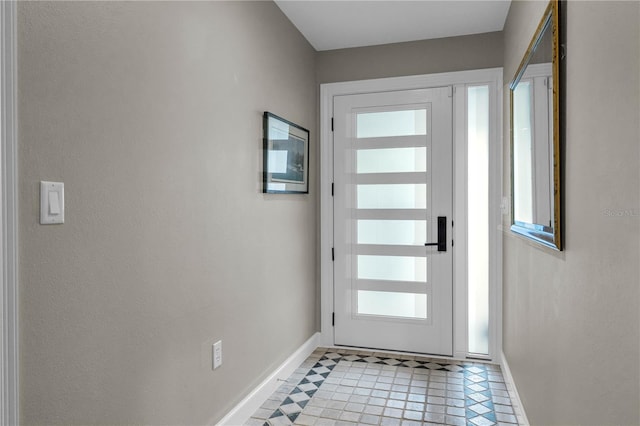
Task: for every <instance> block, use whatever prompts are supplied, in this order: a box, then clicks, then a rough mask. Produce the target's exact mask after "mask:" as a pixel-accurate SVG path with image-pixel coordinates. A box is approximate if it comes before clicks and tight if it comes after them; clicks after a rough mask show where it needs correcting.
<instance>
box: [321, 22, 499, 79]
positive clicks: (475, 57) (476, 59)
mask: <svg viewBox="0 0 640 426" xmlns="http://www.w3.org/2000/svg"><path fill="white" fill-rule="evenodd" d="M501 66H502V32H493V33H485V34H476V35H471V36H463V37H450V38H441V39H434V40H423V41H413V42H407V43H395V44H386V45H382V46H370V47H355V48H350V49H338V50H327V51H323V52H318V59H317V69H318V71H317V76H318V83H333V82H338V81H352V80H366V79H371V78H384V77H400V76H407V75H419V74H434V73H440V72H450V71H464V70H472V69H481V68H493V67H501Z"/></svg>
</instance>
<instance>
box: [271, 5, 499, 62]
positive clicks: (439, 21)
mask: <svg viewBox="0 0 640 426" xmlns="http://www.w3.org/2000/svg"><path fill="white" fill-rule="evenodd" d="M275 2H276V4H277V5H278V6H279V7H280V9H281V10H282V11H283V12H284V14H285V15H287V17H288V18H289V19H290V20H291V22H293V24H294V25H295V26H296V27H297V28H298V30H300V32H301V33H302V34H303V35H304V36H305V37H306V38H307V40H309V43H311V45H312V46H313V47H314V48H315V49H316V50H331V49H342V48H346V47H360V46H373V45H378V44H388V43H397V42H403V41H413V40H425V39H432V38H442V37H453V36H460V35H468V34H479V33H486V32H491V31H502V29H503V27H504V21H505V20H506V18H507V12H508V11H509V5H510V4H511V0H412V1H407V0H374V1H371V0H328V1H327V0H275Z"/></svg>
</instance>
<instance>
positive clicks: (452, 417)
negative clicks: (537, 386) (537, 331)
mask: <svg viewBox="0 0 640 426" xmlns="http://www.w3.org/2000/svg"><path fill="white" fill-rule="evenodd" d="M247 424H248V425H250V426H258V425H259V426H269V425H383V426H392V425H401V426H414V425H465V426H466V425H469V426H484V425H496V424H497V425H514V424H518V420H517V418H516V415H515V413H514V410H513V407H512V404H511V400H510V398H509V394H508V392H507V389H506V387H505V383H504V379H503V377H502V373H501V372H500V367H499V366H497V365H492V364H484V363H477V362H467V361H448V360H442V359H432V358H425V357H421V356H400V355H392V354H384V353H379V352H375V353H374V352H367V351H355V350H346V349H345V350H343V349H336V348H331V349H327V348H318V349H317V350H316V351H315V352H314V353H313V354H312V355H311V356H309V358H308V359H307V360H306V361H305V362H304V363H303V364H302V365H301V366H300V368H298V369H297V370H296V371H295V373H294V374H293V375H292V376H291V377H290V378H289V379H288V380H287V381H286V382H283V384H282V385H281V386H280V387H279V388H278V390H277V391H276V392H275V393H274V394H273V395H272V396H271V397H270V398H269V399H268V400H267V401H266V402H265V403H264V404H263V405H262V407H261V408H260V409H258V410H257V411H256V412H255V413H254V414H253V416H252V417H251V418H250V419H249V421H248V422H247Z"/></svg>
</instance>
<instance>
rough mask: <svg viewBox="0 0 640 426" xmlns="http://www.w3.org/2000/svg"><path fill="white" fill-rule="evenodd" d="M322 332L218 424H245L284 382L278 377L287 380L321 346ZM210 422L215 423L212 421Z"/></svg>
mask: <svg viewBox="0 0 640 426" xmlns="http://www.w3.org/2000/svg"><path fill="white" fill-rule="evenodd" d="M319 342H320V333H316V334H314V335H313V336H311V337H310V338H309V340H307V341H306V342H304V344H303V345H302V346H300V348H298V350H296V351H295V352H294V353H293V354H292V355H291V356H290V357H289V358H287V359H286V360H285V361H284V362H283V363H282V364H281V365H280V366H279V367H278V368H276V369H275V371H274V372H273V373H271V374H270V375H269V377H267V378H266V379H265V380H264V381H263V382H262V383H260V384H259V385H258V387H256V388H255V389H254V390H253V391H252V392H251V393H250V394H249V395H247V396H246V397H245V398H244V399H243V400H242V401H240V402H239V403H238V405H236V406H235V407H234V408H233V409H232V410H231V411H229V412H228V413H227V415H226V416H224V417H223V418H222V420H220V421H219V422H218V423H217V424H218V425H220V426H224V425H243V424H245V423H246V422H247V420H249V418H250V417H251V416H252V415H253V413H255V412H256V410H257V409H258V408H260V406H261V405H262V404H263V403H264V402H265V401H266V400H267V398H269V396H271V394H272V393H273V392H275V390H276V389H278V387H279V386H280V385H281V384H282V383H281V382H280V381H278V379H281V380H286V379H288V378H289V376H290V375H291V374H293V372H294V371H295V370H296V369H297V368H298V367H299V366H300V364H302V363H303V362H304V360H306V359H307V358H308V357H309V355H311V354H312V353H313V351H314V350H316V348H317V347H318V346H319ZM209 424H213V422H210V423H209Z"/></svg>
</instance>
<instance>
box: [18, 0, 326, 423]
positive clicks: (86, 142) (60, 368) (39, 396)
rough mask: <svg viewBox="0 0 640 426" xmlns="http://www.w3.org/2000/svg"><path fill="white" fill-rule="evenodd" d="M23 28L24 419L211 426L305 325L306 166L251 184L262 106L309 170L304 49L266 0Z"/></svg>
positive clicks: (54, 15) (75, 15) (67, 6)
mask: <svg viewBox="0 0 640 426" xmlns="http://www.w3.org/2000/svg"><path fill="white" fill-rule="evenodd" d="M18 18H19V22H18V25H19V34H18V49H19V50H18V58H19V120H20V128H19V131H20V139H19V145H20V150H19V167H20V175H19V178H20V182H19V189H20V201H19V203H20V204H19V209H20V314H21V316H20V325H21V329H20V332H21V347H20V351H21V377H20V378H21V404H22V422H23V423H24V424H92V423H103V424H125V423H127V424H203V423H205V422H207V421H210V420H217V419H219V418H220V417H222V415H224V414H225V413H226V412H227V410H229V409H230V408H231V407H232V406H233V405H235V404H236V403H237V402H239V400H240V399H241V398H242V397H243V396H244V395H245V394H246V393H247V392H248V391H249V390H251V389H252V388H253V387H254V386H255V385H257V384H258V383H259V382H260V381H261V380H263V379H264V377H265V373H266V372H268V371H270V370H271V369H273V368H274V367H275V366H276V365H278V364H280V363H281V362H282V361H283V360H284V359H285V358H286V357H287V356H288V355H290V354H291V353H292V351H293V350H294V349H296V348H298V347H299V346H300V345H301V344H302V343H303V342H304V341H305V340H306V339H308V338H309V337H310V336H311V335H312V334H313V333H314V331H315V329H316V257H317V256H316V242H315V241H316V228H315V224H316V223H317V218H316V210H317V204H318V202H317V193H318V191H317V189H316V185H317V181H316V167H315V162H314V161H312V167H311V193H310V195H287V196H269V195H263V194H261V192H260V191H261V189H260V184H261V175H260V174H259V170H260V167H261V158H262V157H261V147H262V112H263V111H264V110H270V111H272V112H274V113H276V114H278V115H282V116H285V117H286V118H288V119H290V120H292V121H294V122H297V123H299V124H300V125H302V126H305V127H307V128H309V129H310V130H311V135H312V136H311V156H312V158H317V152H318V150H317V143H316V139H315V135H316V132H315V123H316V115H317V107H316V104H317V98H316V89H315V52H314V51H313V49H312V48H311V47H310V45H309V44H308V43H307V42H306V41H305V40H304V38H303V37H302V36H301V35H300V34H299V32H298V31H297V30H296V29H295V28H294V27H293V25H292V24H290V23H289V21H288V20H287V19H286V18H285V17H284V15H283V14H282V13H281V12H280V10H279V9H278V8H277V7H276V6H275V4H273V3H272V2H207V3H203V2H159V3H154V2H126V3H125V2H71V3H66V2H32V3H28V2H20V4H19V5H18ZM40 180H52V181H63V182H64V183H65V192H66V200H65V201H66V223H65V224H64V225H57V226H40V225H39V224H38V214H39V213H38V212H39V195H38V190H39V186H38V182H39V181H40ZM217 339H222V340H223V348H224V364H223V366H222V368H220V369H218V370H216V371H215V372H214V371H212V370H211V368H210V362H211V343H212V342H213V341H215V340H217Z"/></svg>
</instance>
